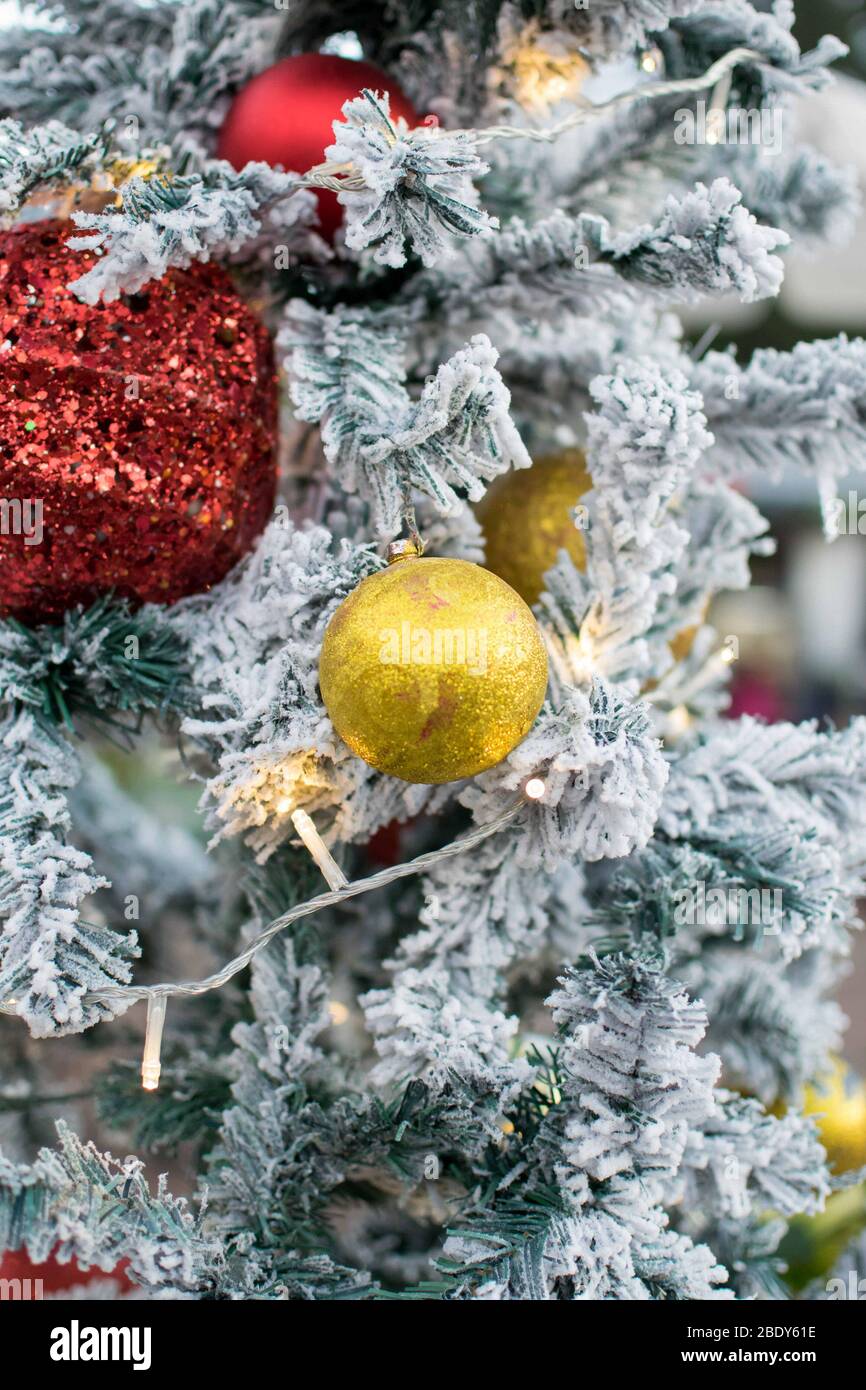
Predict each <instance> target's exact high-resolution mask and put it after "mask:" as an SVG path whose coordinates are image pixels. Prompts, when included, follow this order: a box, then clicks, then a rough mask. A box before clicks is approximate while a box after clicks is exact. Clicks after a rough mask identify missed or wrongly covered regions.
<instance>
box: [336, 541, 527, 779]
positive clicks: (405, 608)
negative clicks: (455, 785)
mask: <svg viewBox="0 0 866 1390" xmlns="http://www.w3.org/2000/svg"><path fill="white" fill-rule="evenodd" d="M394 550H396V551H398V553H396V554H394V556H393V558H392V560H391V563H390V564H389V565H388V567H387V569H384V570H381V571H380V572H379V573H378V574H373V575H370V576H369V577H368V578H367V579H363V580H362V581H361V583H360V584H359V585H358V587H357V589H355V590H354V591H353V592H352V593H351V594H349V596H348V598H346V599H344V601H343V602H342V603H341V604H340V607H339V608H338V609H337V611H336V612H335V613H334V615H333V617H332V618H331V621H330V622H329V624H328V627H327V629H326V631H325V637H324V641H323V643H322V654H321V657H320V661H319V684H320V687H321V691H322V699H323V700H324V703H325V708H326V709H327V711H328V714H329V715H330V718H331V722H332V723H333V725H334V728H335V729H336V731H337V733H338V734H339V735H340V737H341V738H342V739H343V740H344V742H346V743H347V744H348V745H349V747H350V748H351V750H352V752H353V753H356V754H357V755H358V757H359V758H363V759H364V761H365V762H367V763H369V764H370V766H371V767H375V768H377V769H378V771H379V772H385V773H387V774H389V776H392V777H400V778H402V779H403V781H405V782H419V783H438V782H454V781H457V780H459V779H460V778H463V777H473V776H475V774H476V773H479V772H483V771H484V770H485V768H488V767H493V766H495V764H496V763H499V762H501V761H502V759H503V758H504V757H506V756H507V754H508V753H510V752H511V750H512V748H514V747H516V745H517V744H518V743H519V742H520V741H521V739H522V738H524V737H525V735H526V734H527V733H528V732H529V730H530V729H531V727H532V725H533V723H534V722H535V718H536V715H537V714H538V711H539V710H540V708H541V705H542V702H543V700H544V696H545V692H546V690H547V653H546V651H545V648H544V643H543V641H542V639H541V634H540V632H539V630H538V625H537V623H536V621H535V619H534V617H533V616H532V613H531V612H530V610H529V609H528V608H527V606H526V604H525V603H524V602H523V600H522V599H521V598H520V597H519V595H518V594H516V593H515V592H514V590H513V589H511V588H509V586H508V585H507V584H505V583H504V582H503V581H502V580H501V579H500V578H498V577H497V576H496V575H495V574H491V573H490V572H489V570H485V569H482V568H481V567H480V566H479V565H473V564H470V563H469V562H468V561H466V560H451V559H426V560H425V559H423V558H421V556H420V555H419V554H418V553H417V550H409V551H408V553H407V549H406V548H404V549H403V551H402V553H400V548H398V547H394Z"/></svg>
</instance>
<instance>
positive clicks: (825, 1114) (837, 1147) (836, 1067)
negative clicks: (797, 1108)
mask: <svg viewBox="0 0 866 1390" xmlns="http://www.w3.org/2000/svg"><path fill="white" fill-rule="evenodd" d="M803 1113H804V1114H805V1115H815V1116H816V1117H817V1120H818V1136H819V1138H820V1140H821V1143H822V1144H823V1145H824V1148H825V1149H826V1150H827V1157H828V1159H829V1162H830V1166H831V1168H832V1169H833V1170H834V1172H836V1173H846V1172H848V1171H849V1170H850V1169H851V1168H862V1167H863V1165H864V1164H866V1084H864V1082H863V1081H862V1080H861V1079H860V1077H859V1076H858V1075H857V1074H856V1072H855V1071H853V1070H852V1068H851V1067H849V1066H848V1064H847V1063H846V1062H844V1061H843V1060H842V1058H841V1057H833V1058H832V1059H831V1067H830V1070H829V1071H828V1072H827V1073H826V1075H824V1076H821V1077H819V1078H818V1079H817V1080H816V1081H814V1082H812V1084H811V1085H809V1086H807V1087H806V1089H805V1091H804V1094H803Z"/></svg>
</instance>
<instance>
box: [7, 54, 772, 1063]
mask: <svg viewBox="0 0 866 1390" xmlns="http://www.w3.org/2000/svg"><path fill="white" fill-rule="evenodd" d="M661 61H662V60H661V55H660V54H659V53H658V52H657V50H647V52H646V53H645V54H644V55H643V57H642V59H641V68H642V70H643V71H644V72H647V73H652V72H655V71H656V70H657V69H658V67H659V66H660V64H661ZM766 61H767V60H766V59H765V58H764V57H763V55H762V54H760V53H759V52H757V51H756V50H754V49H750V48H734V49H732V50H730V52H728V53H726V54H724V55H723V56H722V57H721V58H719V59H718V60H717V61H716V62H714V63H713V64H712V65H711V66H710V67H709V68H707V70H706V72H704V73H703V74H701V75H700V76H698V77H691V78H683V79H678V80H673V81H665V82H658V83H654V84H652V85H650V84H646V83H644V84H641V85H640V86H638V87H635V88H632V89H630V90H628V91H626V92H622V93H620V94H619V95H617V96H614V97H612V98H610V99H609V100H607V101H603V102H597V103H592V102H589V101H586V100H585V99H583V98H580V99H579V100H578V103H577V105H576V106H575V109H574V110H572V111H571V112H569V114H568V115H567V116H566V117H564V118H563V119H562V120H560V121H558V122H556V123H555V124H553V125H550V126H546V127H536V126H509V125H498V126H491V127H488V128H486V129H482V130H477V131H466V132H464V133H465V134H467V135H471V136H472V138H473V140H474V141H475V143H476V144H481V145H483V144H488V143H490V142H492V141H495V140H518V139H519V140H531V141H534V142H539V141H543V142H552V141H554V140H557V139H559V137H560V136H562V135H563V134H565V133H566V132H567V131H570V130H573V129H575V128H576V127H577V126H580V125H582V124H583V123H584V122H586V121H588V120H590V119H594V118H597V117H599V116H602V115H605V114H610V113H611V112H613V111H615V110H620V109H623V108H625V107H628V106H631V105H633V104H634V103H636V102H639V101H647V100H652V101H658V100H662V99H664V98H666V97H670V96H675V95H680V94H682V95H687V94H689V93H696V92H701V91H705V90H707V89H709V88H713V89H714V91H713V97H712V100H711V108H712V109H711V111H710V113H709V117H708V130H711V129H712V119H711V118H712V114H713V112H714V111H716V110H717V109H723V107H724V103H725V101H726V100H727V94H728V90H729V87H730V81H731V74H732V72H733V69H734V68H735V67H736V66H737V65H738V64H741V63H745V62H751V63H766ZM585 66H586V65H585V63H584V68H585ZM452 133H453V132H452ZM457 133H460V132H457ZM302 183H303V185H304V186H306V187H310V188H326V189H331V190H332V191H334V192H341V191H353V190H354V191H360V190H362V189H363V188H364V187H365V186H366V185H365V184H364V181H363V177H362V176H361V174H360V173H359V172H358V171H357V170H355V169H354V168H352V166H351V165H345V164H336V163H332V162H325V163H323V164H320V165H317V166H316V167H315V168H313V169H310V170H309V171H308V173H307V174H306V175H305V176H304V178H303V180H302ZM732 659H733V658H732V656H731V655H730V653H729V652H727V650H726V649H724V648H723V649H722V651H721V652H718V651H716V652H713V653H712V654H711V655H710V657H709V658H708V659H707V661H706V662H705V663H704V664H703V665H702V667H701V669H700V670H699V671H698V672H696V673H695V675H694V676H693V677H692V678H691V680H690V684H689V692H690V693H694V691H695V690H698V689H700V688H702V687H703V686H704V685H705V684H707V683H708V682H709V681H710V680H712V679H713V678H715V677H716V676H717V675H718V673H719V666H720V663H721V665H724V664H725V663H727V662H729V661H731V660H732ZM667 694H668V692H667V690H666V688H665V687H664V685H663V684H662V685H660V686H659V687H658V688H657V690H655V691H654V692H651V693H649V694H648V695H647V697H646V698H648V699H649V700H651V701H653V702H654V703H661V702H663V700H664V698H665V697H666V696H667ZM686 698H687V696H686V695H684V694H683V693H682V692H680V700H681V703H679V704H677V705H676V706H675V707H674V708H673V709H672V710H671V711H670V712H669V713H668V715H667V720H668V723H669V724H670V729H669V732H670V734H671V735H676V734H677V733H682V732H684V730H685V727H686V726H687V725H688V723H689V722H690V716H689V713H688V708H687V705H686V704H685V703H684V701H685V699H686ZM683 713H685V716H686V719H685V721H683V719H682V718H680V719H679V720H678V719H677V715H678V714H680V715H681V714H683ZM544 794H545V783H544V781H543V779H542V778H541V777H537V776H535V777H531V778H529V779H528V780H527V781H526V783H525V784H524V786H523V789H522V792H521V794H520V795H519V796H518V797H517V798H516V799H515V801H514V802H513V804H512V805H510V806H509V807H508V809H507V810H506V811H505V812H503V813H502V814H501V815H500V816H498V817H497V818H496V819H494V820H492V821H490V822H488V823H486V824H483V825H479V826H477V827H475V828H474V829H472V830H470V831H468V832H467V833H465V834H464V835H462V836H460V837H459V838H458V839H456V840H454V841H451V842H450V843H449V844H447V845H444V846H442V847H441V848H439V849H437V850H433V851H430V852H428V853H426V854H421V855H419V856H417V857H416V858H414V859H411V860H409V861H407V862H405V863H402V864H395V865H392V866H389V867H387V868H384V869H382V870H380V871H379V872H378V873H375V874H371V875H370V876H369V877H367V878H362V879H356V880H354V881H350V880H348V879H347V878H346V876H345V874H344V873H343V871H342V869H341V868H340V866H339V864H337V862H336V860H335V859H334V857H333V856H332V854H331V852H330V850H329V849H328V847H327V845H326V844H325V842H324V840H323V839H322V837H321V835H320V834H319V832H318V830H317V829H316V826H315V824H314V822H313V820H312V818H311V817H310V816H309V814H308V813H307V812H306V811H305V810H304V809H303V807H301V806H298V807H296V808H295V810H294V811H293V812H292V814H291V820H292V824H293V826H294V828H295V831H296V832H297V834H298V837H299V839H300V840H301V842H302V843H303V844H304V845H305V847H306V848H307V850H308V851H309V852H310V854H311V855H312V857H313V859H314V861H315V862H316V864H317V865H318V867H319V869H320V870H321V872H322V875H323V877H324V878H325V880H326V882H327V883H328V886H329V891H328V892H326V893H320V894H318V895H317V896H316V897H313V898H310V899H308V900H307V901H306V902H303V903H300V904H297V905H296V906H294V907H292V908H290V909H289V910H287V911H286V912H283V913H281V914H280V915H279V916H278V917H275V918H274V919H273V920H272V921H271V922H269V923H268V925H267V926H266V927H265V928H263V930H262V931H260V932H259V933H258V934H257V935H256V936H255V937H254V939H253V940H252V941H251V942H250V943H249V944H248V945H247V946H246V947H245V949H244V950H243V951H241V952H240V953H239V954H238V955H237V956H235V957H233V958H232V959H231V960H230V961H228V962H227V963H226V964H225V965H223V966H222V968H221V969H219V970H217V971H215V972H214V973H213V974H211V975H207V976H205V977H204V978H202V979H200V980H191V981H179V982H174V983H171V982H164V983H159V984H153V985H117V986H112V987H110V988H108V987H106V988H103V989H101V990H98V991H93V992H91V993H88V994H86V995H85V998H84V1002H85V1004H89V1005H94V1004H99V1003H117V1002H121V1003H125V1004H126V1005H127V1006H131V1005H133V1004H135V1003H137V1002H140V1001H146V1002H147V1023H146V1029H145V1040H144V1052H143V1058H142V1066H141V1078H142V1085H143V1087H144V1089H145V1090H155V1089H156V1088H157V1087H158V1085H159V1078H160V1071H161V1063H160V1049H161V1042H162V1034H163V1028H164V1024H165V1016H166V1007H167V1003H168V1000H169V998H171V997H174V996H180V997H186V998H189V997H195V996H198V995H202V994H206V993H208V992H209V991H210V990H214V989H219V988H221V987H222V986H223V985H225V984H226V983H228V981H229V980H231V979H233V978H234V976H236V975H237V974H239V973H240V972H241V971H242V970H244V969H245V968H246V967H247V966H248V965H249V964H250V963H251V961H252V960H253V959H254V957H255V956H256V955H257V954H258V952H259V951H261V950H263V949H264V948H265V947H266V946H268V945H269V944H270V942H271V941H273V939H274V938H275V937H276V936H277V935H279V934H280V933H281V932H283V931H285V930H286V929H287V928H288V927H290V926H292V925H293V924H294V923H295V922H297V921H298V920H300V919H301V918H302V917H306V916H309V915H311V914H313V913H316V912H320V911H322V910H323V909H326V908H330V907H335V906H337V905H338V904H340V903H341V902H344V901H346V900H347V899H349V898H352V897H356V896H358V895H360V894H363V893H368V892H371V891H373V890H375V889H378V888H385V887H387V886H388V885H389V884H391V883H394V882H396V881H397V880H398V879H401V878H407V877H410V876H411V875H414V874H419V873H423V872H424V871H425V870H427V869H429V868H431V867H432V866H433V865H435V864H438V863H441V862H442V861H443V860H445V859H448V858H451V857H453V856H456V855H461V854H465V853H466V852H467V851H471V850H473V849H474V848H476V847H477V846H478V845H480V844H481V843H482V842H483V841H484V840H486V839H488V838H489V837H490V836H493V835H495V834H497V833H498V832H499V831H501V830H503V829H504V828H505V827H506V826H507V825H509V824H510V823H511V822H512V821H513V820H514V819H515V818H516V817H517V816H518V815H520V813H521V812H522V811H524V810H525V808H526V807H527V806H530V805H531V804H532V803H533V802H538V801H541V800H542V799H543V797H544ZM0 1012H2V1013H7V1014H16V1013H17V1012H18V1002H17V1001H16V1000H15V999H7V1000H5V1001H4V1002H3V1003H0Z"/></svg>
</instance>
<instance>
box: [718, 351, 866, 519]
mask: <svg viewBox="0 0 866 1390" xmlns="http://www.w3.org/2000/svg"><path fill="white" fill-rule="evenodd" d="M692 382H693V384H694V385H695V387H696V388H697V389H698V390H699V391H700V392H701V394H702V396H703V398H704V406H705V409H706V412H707V416H708V419H709V423H710V427H711V429H712V431H713V436H714V439H715V445H714V447H713V449H712V450H711V451H710V453H709V455H708V459H711V460H712V470H713V472H714V473H718V472H720V471H721V472H722V473H724V474H725V475H727V476H731V475H734V474H740V473H742V472H744V471H746V470H748V469H751V468H761V469H766V470H767V471H768V472H769V474H770V476H771V477H776V478H778V477H779V475H780V473H781V471H782V469H783V468H784V467H785V466H788V465H789V466H792V467H796V468H802V469H804V470H806V471H807V472H810V473H813V474H814V475H815V478H816V481H817V483H818V488H819V493H820V497H821V504H822V508H823V512H824V523H825V528H826V530H827V532H828V534H829V535H831V536H832V535H834V534H835V533H836V530H837V528H838V523H839V519H840V518H839V514H838V509H837V508H836V506H835V503H834V499H835V492H836V487H837V485H838V482H839V480H840V479H841V478H843V477H844V476H845V474H846V473H848V472H849V471H850V470H851V468H852V464H853V460H854V458H855V457H856V454H857V451H858V450H860V449H862V448H863V446H864V442H866V343H864V342H863V340H862V339H860V338H855V339H853V340H849V339H848V338H847V337H846V336H845V335H844V334H840V336H839V337H838V338H830V339H826V340H819V341H818V342H814V343H800V344H798V346H797V347H795V348H794V349H793V350H792V351H791V352H778V351H777V350H776V349H775V348H762V349H759V350H758V351H757V352H756V353H754V355H753V357H752V359H751V361H750V362H749V363H748V365H747V366H745V367H741V366H739V364H738V363H737V362H736V361H735V360H734V358H733V357H732V356H730V355H729V354H728V353H719V352H711V353H707V355H706V356H705V357H704V358H703V360H702V361H701V362H700V363H698V364H697V365H696V366H695V368H694V371H693V373H692Z"/></svg>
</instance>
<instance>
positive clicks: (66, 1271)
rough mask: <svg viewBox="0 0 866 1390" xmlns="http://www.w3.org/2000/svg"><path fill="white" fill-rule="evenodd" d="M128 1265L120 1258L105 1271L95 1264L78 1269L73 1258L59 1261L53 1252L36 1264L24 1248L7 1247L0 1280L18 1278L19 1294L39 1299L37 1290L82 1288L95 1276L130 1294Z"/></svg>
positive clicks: (0, 1258)
mask: <svg viewBox="0 0 866 1390" xmlns="http://www.w3.org/2000/svg"><path fill="white" fill-rule="evenodd" d="M128 1266H129V1260H121V1261H120V1264H118V1265H116V1266H115V1268H114V1269H112V1270H109V1271H108V1272H107V1273H106V1271H105V1270H104V1269H97V1268H96V1267H92V1268H90V1269H81V1267H80V1266H79V1265H78V1263H77V1261H76V1260H74V1259H73V1260H67V1262H66V1263H65V1264H61V1263H60V1261H59V1260H58V1259H57V1258H56V1256H55V1255H54V1254H53V1253H52V1254H50V1255H49V1256H48V1259H47V1260H43V1261H42V1263H41V1264H35V1263H34V1261H33V1260H31V1258H30V1256H29V1255H28V1253H27V1251H26V1250H7V1251H6V1252H5V1253H3V1254H0V1279H6V1280H10V1279H18V1280H20V1281H21V1295H22V1297H25V1296H26V1294H27V1293H29V1295H30V1297H31V1298H38V1297H39V1295H40V1293H65V1292H66V1290H68V1289H75V1288H82V1287H84V1286H86V1285H87V1284H92V1283H94V1282H95V1281H96V1280H98V1279H114V1280H115V1282H116V1283H117V1285H118V1292H119V1293H129V1291H130V1290H131V1289H134V1288H136V1285H135V1284H133V1283H132V1281H131V1280H130V1278H129V1276H128V1275H127V1273H126V1270H127V1268H128ZM27 1279H29V1280H30V1285H29V1288H28V1287H27V1286H26V1285H25V1283H24V1281H25V1280H27ZM40 1285H41V1289H40Z"/></svg>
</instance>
